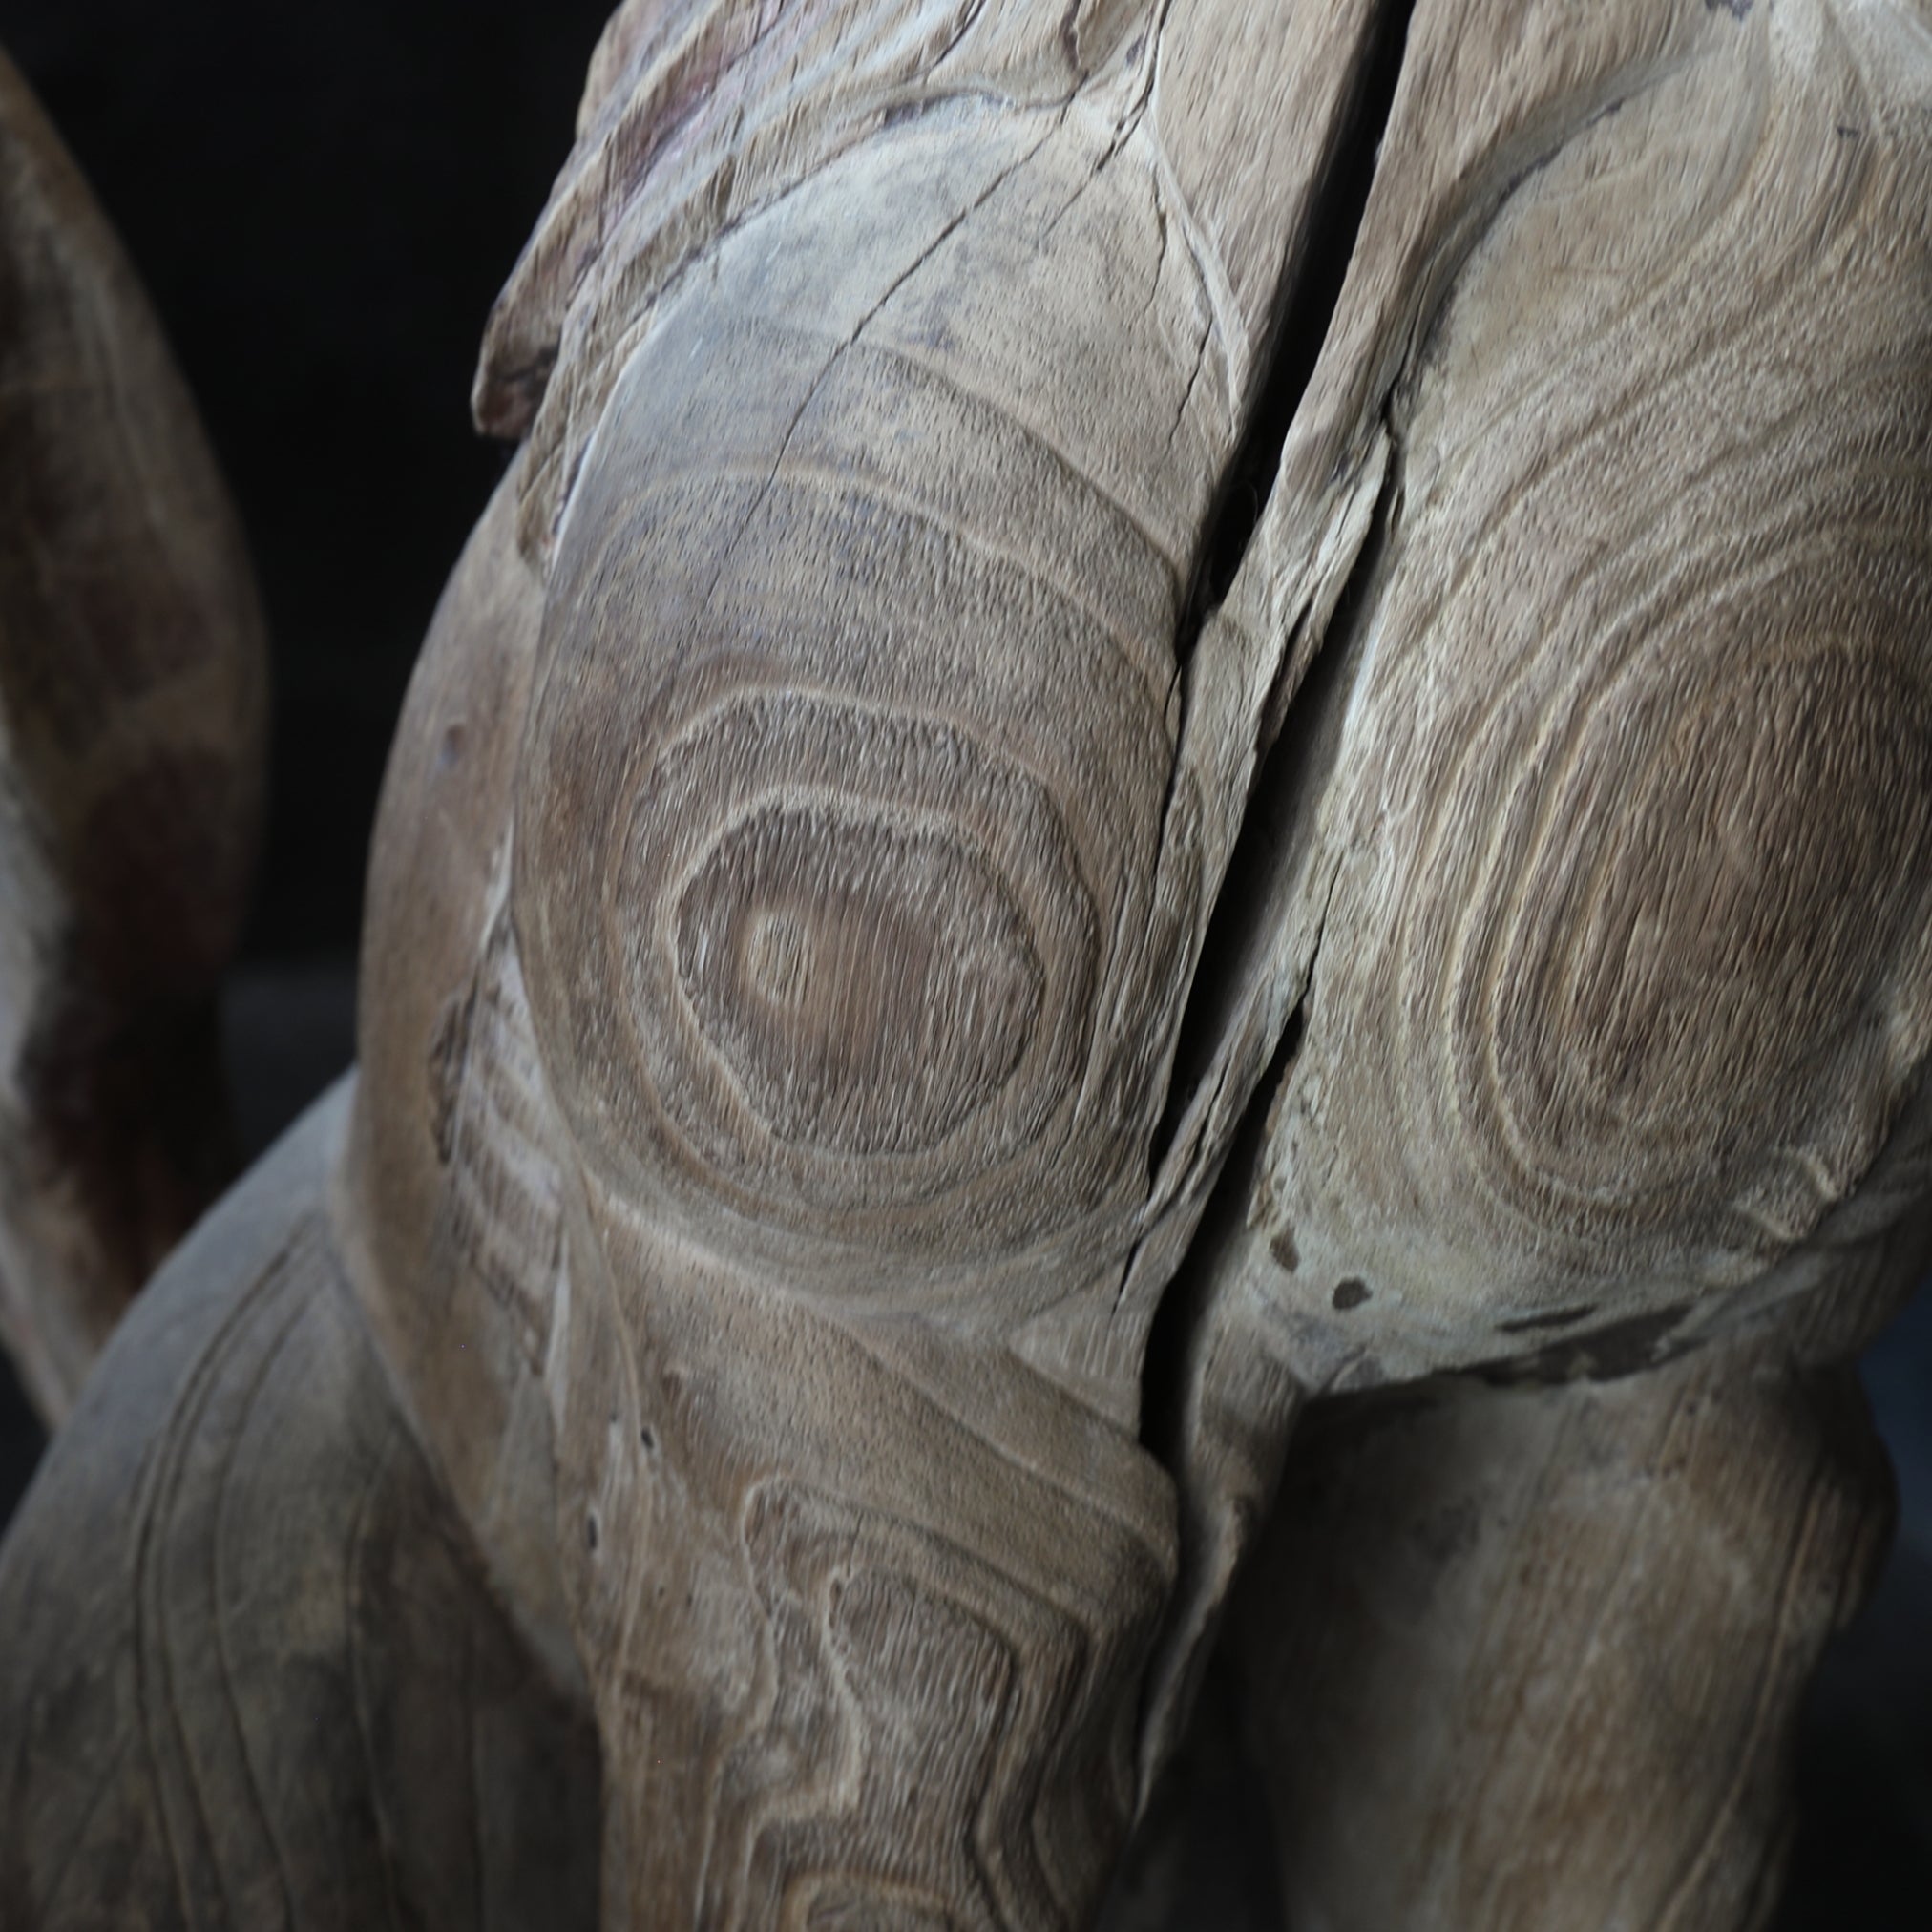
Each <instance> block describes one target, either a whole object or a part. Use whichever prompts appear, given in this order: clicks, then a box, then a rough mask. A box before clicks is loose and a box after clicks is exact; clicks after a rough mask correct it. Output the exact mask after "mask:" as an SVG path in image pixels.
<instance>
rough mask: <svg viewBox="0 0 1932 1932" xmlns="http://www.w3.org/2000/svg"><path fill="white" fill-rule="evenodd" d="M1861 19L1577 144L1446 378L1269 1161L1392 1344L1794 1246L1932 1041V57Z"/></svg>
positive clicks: (1682, 1297) (1381, 634) (1440, 343)
mask: <svg viewBox="0 0 1932 1932" xmlns="http://www.w3.org/2000/svg"><path fill="white" fill-rule="evenodd" d="M1826 11H1829V10H1826ZM1823 24H1824V22H1823V15H1822V14H1820V15H1818V16H1816V17H1815V16H1814V15H1812V14H1810V13H1805V12H1795V13H1794V12H1788V13H1787V14H1786V15H1784V16H1782V18H1769V19H1761V20H1760V19H1754V20H1753V21H1752V22H1751V23H1750V25H1749V31H1745V32H1741V33H1739V34H1737V35H1735V36H1734V45H1733V46H1732V47H1731V48H1730V49H1729V50H1728V51H1726V52H1723V53H1721V54H1713V55H1712V56H1710V57H1708V58H1707V59H1706V60H1704V61H1701V62H1697V63H1693V64H1691V65H1690V66H1688V67H1687V68H1685V69H1684V70H1682V71H1680V72H1678V73H1675V74H1673V75H1671V76H1670V77H1669V78H1667V79H1664V80H1661V81H1659V82H1657V83H1656V84H1655V85H1654V86H1652V87H1651V88H1649V90H1648V91H1647V92H1645V93H1644V94H1642V95H1641V96H1639V97H1638V98H1636V99H1634V100H1632V101H1630V102H1628V104H1626V105H1625V106H1624V107H1623V109H1622V110H1621V111H1620V112H1619V113H1618V114H1617V115H1613V116H1610V117H1608V118H1605V119H1602V120H1599V121H1597V122H1596V123H1594V124H1593V125H1592V126H1590V127H1589V128H1588V129H1586V131H1585V132H1583V133H1582V134H1580V135H1579V136H1577V137H1576V138H1575V139H1574V140H1573V141H1571V142H1570V143H1569V144H1568V145H1567V146H1565V148H1564V149H1563V151H1562V153H1561V154H1560V155H1559V156H1558V157H1557V158H1555V159H1554V160H1552V161H1551V162H1550V163H1549V164H1548V165H1547V166H1546V167H1544V169H1543V170H1542V171H1540V172H1539V173H1537V174H1535V175H1533V176H1532V177H1531V178H1530V179H1528V181H1526V182H1525V183H1524V184H1523V187H1522V188H1521V190H1520V191H1519V192H1518V194H1517V195H1516V196H1515V198H1514V199H1513V200H1511V201H1510V202H1509V203H1508V204H1507V206H1506V207H1505V208H1504V210H1503V211H1502V214H1501V216H1500V217H1499V219H1498V221H1497V222H1496V223H1495V226H1494V228H1493V230H1492V231H1491V232H1490V234H1489V235H1488V236H1487V237H1486V238H1485V240H1484V242H1483V243H1482V245H1481V248H1480V249H1479V251H1478V252H1477V254H1476V256H1475V257H1474V259H1473V260H1472V262H1471V263H1470V265H1469V267H1468V269H1467V270H1466V271H1465V273H1464V276H1463V278H1462V281H1461V283H1460V285H1459V287H1458V290H1457V292H1456V295H1455V297H1454V299H1453V300H1452V301H1451V302H1450V304H1449V305H1448V306H1447V307H1446V309H1445V311H1444V313H1443V315H1442V318H1441V320H1440V321H1439V324H1438V326H1437V328H1436V332H1435V336H1434V338H1433V341H1432V344H1431V347H1430V349H1429V352H1428V355H1427V357H1426V358H1425V360H1424V362H1423V363H1422V365H1421V367H1420V368H1419V369H1418V373H1417V375H1416V377H1415V378H1414V382H1413V385H1412V388H1413V395H1412V396H1411V397H1410V398H1409V399H1407V400H1405V401H1404V402H1403V404H1402V405H1401V413H1402V417H1403V419H1404V421H1403V428H1402V445H1403V447H1402V491H1403V495H1402V501H1401V508H1400V512H1399V515H1397V519H1396V521H1395V523H1394V526H1393V529H1392V534H1391V537H1390V541H1389V544H1388V547H1387V551H1386V554H1385V555H1384V557H1382V559H1381V561H1380V564H1379V566H1378V575H1377V578H1376V586H1375V590H1374V603H1373V610H1372V615H1371V616H1370V617H1369V618H1368V620H1367V621H1366V626H1365V629H1364V633H1363V638H1362V642H1361V646H1360V652H1361V655H1360V668H1359V671H1358V673H1357V675H1356V677H1355V683H1354V687H1353V691H1352V694H1351V696H1350V698H1349V709H1348V722H1347V727H1346V735H1345V740H1344V744H1343V747H1342V750H1341V752H1340V767H1339V769H1340V783H1339V785H1338V786H1337V788H1335V790H1334V793H1333V795H1332V796H1331V797H1330V799H1329V800H1328V801H1327V803H1326V804H1325V806H1324V814H1325V818H1326V828H1325V832H1324V836H1325V838H1326V840H1327V842H1328V846H1329V849H1330V850H1331V851H1333V852H1334V854H1335V855H1336V863H1337V864H1338V865H1339V872H1338V874H1337V886H1336V889H1335V893H1334V901H1333V904H1332V907H1331V910H1330V914H1329V925H1328V938H1327V940H1326V943H1325V945H1324V949H1323V952H1322V954H1321V956H1320V959H1319V962H1318V965H1317V969H1316V992H1315V996H1314V1001H1313V1007H1312V1010H1311V1022H1310V1029H1309V1035H1308V1039H1307V1040H1306V1042H1305V1045H1304V1047H1303V1050H1302V1052H1301V1054H1300V1055H1299V1057H1298V1058H1297V1061H1296V1063H1295V1065H1294V1068H1293V1070H1292V1075H1291V1079H1290V1082H1289V1085H1288V1089H1287V1092H1286V1096H1285V1102H1284V1105H1283V1107H1282V1109H1281V1111H1280V1113H1279V1117H1278V1124H1277V1125H1276V1127H1275V1129H1274V1138H1273V1140H1272V1143H1271V1152H1270V1154H1269V1156H1268V1161H1267V1179H1266V1181H1265V1183H1264V1187H1265V1188H1266V1189H1267V1190H1269V1194H1268V1199H1269V1200H1270V1201H1271V1203H1272V1205H1271V1206H1268V1207H1267V1208H1265V1209H1264V1220H1265V1223H1266V1225H1267V1226H1268V1227H1269V1228H1271V1229H1273V1230H1274V1233H1273V1235H1272V1236H1271V1238H1274V1239H1277V1240H1278V1239H1279V1236H1280V1235H1281V1234H1282V1233H1284V1232H1290V1233H1292V1238H1291V1239H1290V1240H1288V1241H1285V1242H1281V1243H1280V1246H1281V1250H1282V1251H1283V1252H1284V1253H1288V1252H1292V1253H1294V1254H1295V1255H1296V1256H1297V1257H1298V1258H1299V1262H1300V1268H1301V1270H1302V1272H1301V1273H1300V1274H1298V1275H1297V1276H1295V1277H1293V1278H1292V1279H1288V1278H1286V1276H1285V1271H1283V1272H1278V1273H1277V1276H1276V1279H1277V1280H1281V1281H1283V1283H1284V1288H1285V1292H1287V1294H1288V1295H1289V1297H1290V1299H1291V1300H1292V1301H1296V1302H1299V1301H1300V1300H1301V1299H1302V1298H1303V1297H1304V1296H1310V1297H1319V1298H1320V1301H1321V1302H1322V1303H1324V1304H1326V1303H1328V1302H1329V1301H1330V1300H1331V1299H1333V1304H1334V1312H1333V1313H1327V1312H1324V1313H1323V1314H1322V1315H1321V1316H1320V1321H1321V1323H1322V1324H1323V1325H1324V1326H1327V1327H1329V1328H1331V1329H1333V1330H1334V1333H1335V1334H1336V1335H1337V1337H1338V1338H1339V1337H1340V1335H1341V1333H1342V1329H1343V1326H1344V1324H1343V1323H1342V1322H1341V1321H1339V1320H1338V1319H1337V1317H1338V1316H1341V1315H1344V1314H1347V1315H1348V1316H1349V1326H1350V1327H1351V1332H1352V1334H1353V1336H1354V1338H1355V1342H1356V1343H1358V1344H1359V1345H1361V1346H1363V1347H1366V1348H1368V1349H1369V1350H1370V1351H1371V1352H1372V1353H1379V1351H1380V1349H1381V1348H1382V1346H1383V1344H1384V1342H1385V1341H1386V1342H1387V1343H1388V1344H1389V1346H1390V1347H1392V1348H1393V1349H1395V1350H1396V1352H1397V1354H1399V1355H1402V1356H1403V1357H1404V1358H1405V1359H1406V1358H1409V1357H1410V1356H1412V1355H1414V1352H1415V1345H1416V1337H1417V1333H1418V1332H1417V1331H1416V1330H1415V1329H1413V1328H1412V1330H1411V1333H1410V1334H1409V1335H1408V1336H1407V1337H1406V1338H1405V1339H1404V1340H1402V1341H1401V1342H1400V1343H1399V1344H1398V1343H1397V1342H1396V1341H1395V1339H1394V1337H1395V1334H1396V1331H1397V1330H1398V1329H1399V1328H1401V1327H1402V1325H1403V1324H1405V1323H1406V1324H1415V1323H1418V1322H1419V1323H1420V1324H1421V1325H1422V1326H1423V1327H1424V1328H1433V1329H1435V1330H1436V1331H1437V1332H1438V1334H1439V1336H1440V1340H1439V1342H1438V1343H1436V1344H1432V1346H1435V1347H1439V1348H1443V1349H1446V1350H1449V1351H1452V1352H1453V1351H1460V1350H1463V1349H1467V1350H1469V1351H1470V1352H1471V1353H1477V1352H1479V1351H1480V1350H1481V1347H1482V1345H1483V1340H1484V1331H1485V1329H1486V1330H1487V1338H1488V1340H1489V1342H1490V1345H1491V1352H1494V1336H1495V1335H1496V1334H1497V1333H1498V1332H1499V1331H1498V1327H1497V1325H1498V1324H1499V1323H1502V1322H1505V1321H1509V1320H1514V1319H1522V1318H1526V1317H1529V1316H1535V1315H1541V1314H1544V1313H1555V1312H1558V1311H1560V1310H1561V1309H1563V1308H1565V1307H1566V1306H1572V1305H1577V1304H1589V1305H1590V1306H1591V1307H1592V1308H1593V1310H1594V1311H1595V1318H1596V1319H1599V1320H1610V1319H1613V1318H1616V1317H1619V1316H1629V1315H1633V1314H1637V1313H1645V1312H1654V1311H1656V1310H1657V1309H1660V1308H1662V1307H1665V1306H1667V1305H1681V1304H1686V1303H1689V1302H1691V1301H1693V1300H1694V1299H1696V1298H1697V1297H1698V1296H1699V1295H1701V1294H1704V1293H1706V1292H1712V1291H1715V1290H1728V1289H1733V1288H1736V1287H1738V1286H1740V1285H1742V1284H1744V1283H1746V1282H1749V1281H1751V1280H1753V1279H1754V1277H1756V1276H1757V1275H1759V1274H1761V1273H1762V1272H1763V1271H1765V1270H1766V1269H1767V1268H1768V1267H1770V1266H1771V1265H1773V1264H1775V1263H1776V1262H1778V1261H1779V1260H1780V1259H1781V1258H1782V1257H1784V1256H1786V1255H1788V1254H1791V1253H1792V1252H1793V1251H1794V1250H1796V1249H1797V1248H1798V1247H1799V1246H1800V1245H1801V1244H1802V1243H1804V1242H1805V1241H1806V1240H1807V1238H1808V1237H1809V1236H1810V1235H1811V1234H1812V1233H1813V1231H1814V1230H1815V1229H1818V1228H1819V1226H1820V1224H1821V1223H1822V1222H1823V1221H1824V1219H1825V1218H1826V1217H1827V1216H1828V1215H1830V1214H1831V1213H1832V1212H1833V1211H1834V1210H1835V1209H1836V1208H1838V1206H1839V1204H1841V1203H1844V1202H1845V1201H1847V1200H1848V1198H1849V1197H1851V1196H1852V1195H1853V1193H1854V1192H1855V1190H1856V1189H1857V1187H1858V1186H1859V1182H1860V1180H1861V1178H1862V1177H1863V1176H1864V1175H1865V1173H1866V1172H1867V1170H1868V1169H1869V1168H1870V1167H1871V1166H1872V1165H1873V1163H1874V1161H1875V1159H1876V1158H1877V1156H1878V1154H1879V1153H1880V1149H1881V1148H1882V1147H1883V1146H1884V1145H1885V1144H1886V1141H1887V1139H1888V1136H1889V1135H1890V1134H1891V1132H1892V1129H1893V1127H1894V1125H1895V1124H1896V1123H1897V1122H1898V1121H1899V1120H1900V1118H1901V1112H1902V1110H1903V1108H1904V1107H1905V1105H1906V1103H1907V1102H1908V1101H1909V1099H1910V1097H1911V1096H1912V1094H1913V1093H1914V1092H1915V1091H1916V1088H1917V1085H1918V1083H1919V1080H1920V1072H1921V1068H1922V1065H1923V1062H1924V1060H1925V1056H1926V1053H1927V1050H1928V1047H1932V904H1928V893H1932V750H1928V746H1932V737H1928V733H1927V727H1928V725H1932V667H1928V663H1927V661H1926V659H1925V656H1924V652H1923V641H1924V621H1925V613H1926V612H1927V610H1928V609H1932V404H1928V398H1927V395H1926V392H1925V390H1924V388H1923V385H1922V384H1919V383H1916V382H1915V381H1912V380H1910V379H1909V378H1908V376H1907V374H1906V371H1907V370H1908V369H1913V368H1920V367H1922V364H1923V359H1924V354H1925V350H1926V346H1927V336H1926V326H1925V320H1924V318H1925V315H1926V313H1927V312H1928V311H1927V306H1926V299H1925V298H1926V294H1927V281H1926V263H1927V260H1928V257H1927V252H1926V243H1927V239H1928V237H1927V231H1926V228H1925V221H1924V207H1925V203H1924V197H1923V192H1922V188H1923V180H1924V173H1923V165H1924V164H1923V161H1922V157H1921V155H1920V153H1919V152H1918V151H1917V150H1916V149H1914V148H1912V147H1910V146H1908V145H1905V144H1904V143H1903V142H1902V140H1901V139H1900V138H1895V137H1890V136H1888V135H1887V133H1886V129H1887V127H1888V126H1889V125H1891V124H1892V117H1893V116H1894V115H1898V114H1900V113H1902V112H1905V111H1906V110H1905V109H1904V107H1903V102H1904V101H1905V100H1906V99H1909V98H1915V97H1920V96H1922V94H1923V93H1924V86H1925V77H1926V74H1927V73H1928V70H1927V69H1926V68H1925V67H1924V66H1923V65H1922V66H1921V68H1920V69H1919V70H1918V74H1917V78H1916V79H1913V80H1909V81H1907V80H1904V79H1901V77H1900V76H1899V75H1898V74H1897V73H1894V72H1889V71H1887V70H1886V69H1885V68H1884V67H1883V66H1882V65H1880V53H1879V52H1878V51H1877V49H1875V48H1874V47H1873V46H1872V45H1870V44H1868V43H1861V42H1860V41H1859V39H1858V38H1857V37H1856V36H1839V37H1837V38H1834V37H1833V36H1832V35H1831V33H1829V32H1827V33H1826V36H1825V38H1823V39H1822V40H1819V39H1817V32H1818V31H1819V30H1820V28H1821V27H1822V26H1823ZM1915 91H1916V92H1915ZM1638 183H1641V184H1642V189H1641V197H1640V196H1639V193H1638V189H1637V185H1636V184H1638ZM1639 207H1641V209H1642V217H1641V220H1639V219H1638V218H1637V216H1636V214H1635V212H1634V211H1635V210H1636V209H1637V208H1639ZM1377 1122H1379V1123H1381V1124H1382V1125H1381V1128H1380V1129H1379V1130H1377V1128H1376V1125H1375V1124H1376V1123H1377ZM1345 1280H1355V1281H1359V1282H1361V1283H1363V1284H1365V1286H1366V1290H1367V1292H1366V1293H1365V1294H1363V1295H1362V1296H1361V1297H1360V1300H1359V1301H1356V1302H1355V1304H1354V1308H1355V1311H1358V1312H1356V1313H1351V1312H1350V1310H1349V1309H1348V1308H1345V1305H1344V1301H1343V1299H1342V1297H1341V1296H1340V1294H1339V1292H1337V1291H1336V1284H1337V1283H1339V1282H1343V1281H1345ZM1363 1303H1366V1304H1367V1306H1366V1307H1363V1306H1362V1304H1363Z"/></svg>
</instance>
